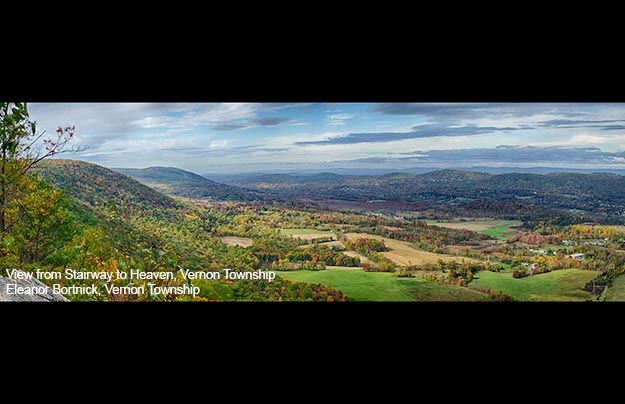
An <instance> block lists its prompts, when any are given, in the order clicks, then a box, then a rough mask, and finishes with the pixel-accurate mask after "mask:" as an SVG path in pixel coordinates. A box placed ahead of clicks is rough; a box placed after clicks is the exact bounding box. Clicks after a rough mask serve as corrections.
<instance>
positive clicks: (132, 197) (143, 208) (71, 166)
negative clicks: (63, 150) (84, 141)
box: [34, 159, 179, 214]
mask: <svg viewBox="0 0 625 404" xmlns="http://www.w3.org/2000/svg"><path fill="white" fill-rule="evenodd" d="M34 171H35V172H36V173H38V174H39V175H40V176H41V177H43V178H45V179H47V180H48V181H50V182H51V183H52V184H53V185H54V186H55V187H57V188H59V189H62V190H63V191H65V192H66V193H67V195H69V196H71V197H72V198H73V199H75V200H77V201H79V202H82V203H84V204H86V205H88V206H90V207H92V208H95V209H97V210H100V209H101V208H102V207H105V206H110V205H111V204H112V203H113V202H114V204H115V205H117V206H119V207H123V208H124V210H126V211H127V213H128V214H135V213H145V212H151V211H154V210H157V209H158V210H162V209H173V208H176V207H178V206H179V204H178V203H177V202H176V201H175V200H174V199H172V198H170V197H169V196H167V195H163V194H162V193H160V192H157V191H155V190H153V189H152V188H150V187H148V186H146V185H144V184H141V183H140V182H139V181H137V180H135V179H133V178H131V177H129V176H127V175H124V174H120V173H118V172H116V171H113V170H110V169H108V168H106V167H102V166H99V165H97V164H92V163H87V162H85V161H79V160H67V159H48V160H44V161H41V162H39V164H38V165H37V167H36V168H35V170H34Z"/></svg>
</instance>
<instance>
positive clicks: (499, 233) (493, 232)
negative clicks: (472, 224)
mask: <svg viewBox="0 0 625 404" xmlns="http://www.w3.org/2000/svg"><path fill="white" fill-rule="evenodd" d="M513 224H514V223H507V224H502V225H499V226H497V227H495V228H494V229H486V230H482V231H481V232H480V233H482V234H486V235H487V236H491V237H495V238H497V239H499V240H505V239H506V237H505V236H504V235H503V234H504V233H505V232H507V231H508V230H509V229H510V226H512V225H513Z"/></svg>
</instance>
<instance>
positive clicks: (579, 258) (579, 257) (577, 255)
mask: <svg viewBox="0 0 625 404" xmlns="http://www.w3.org/2000/svg"><path fill="white" fill-rule="evenodd" d="M569 258H573V259H574V260H583V259H584V254H580V253H577V254H570V255H569Z"/></svg>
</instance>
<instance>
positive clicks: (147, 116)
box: [29, 103, 625, 173]
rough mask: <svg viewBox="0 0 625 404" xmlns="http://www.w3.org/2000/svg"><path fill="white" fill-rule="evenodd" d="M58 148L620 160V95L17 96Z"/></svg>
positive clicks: (318, 160)
mask: <svg viewBox="0 0 625 404" xmlns="http://www.w3.org/2000/svg"><path fill="white" fill-rule="evenodd" d="M29 110H30V114H31V118H32V119H33V120H35V121H37V123H38V128H39V129H40V130H46V131H47V132H48V133H53V132H54V130H55V128H56V127H58V126H59V125H67V124H70V125H76V131H77V136H76V139H75V142H74V145H75V146H83V147H85V148H86V150H85V151H83V152H81V153H77V154H64V155H62V156H61V157H63V158H75V159H80V160H86V161H90V162H93V163H96V164H101V165H104V166H107V167H134V168H144V167H149V166H171V167H179V168H182V169H186V170H190V171H193V172H197V173H225V172H246V171H272V170H284V169H307V168H319V169H324V168H325V169H327V168H384V169H403V168H409V167H428V168H429V167H435V168H454V167H473V166H491V167H531V166H541V167H545V166H546V167H570V168H625V104H609V103H608V104H576V103H571V104H538V103H534V104H500V103H494V104H488V103H482V104H466V103H450V104H444V103H435V104H426V103H418V104H410V103H391V104H375V103H351V104H328V103H302V104H287V103H285V104H279V103H260V104H258V103H221V104H219V103H217V104H215V103H211V104H197V103H196V104H165V103H160V104H159V103H155V104H140V103H132V104H116V103H105V104H96V103H88V104H79V103H70V104H62V103H51V104H29Z"/></svg>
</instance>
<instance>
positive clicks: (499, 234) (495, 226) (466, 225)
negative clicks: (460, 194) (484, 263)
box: [425, 219, 523, 240]
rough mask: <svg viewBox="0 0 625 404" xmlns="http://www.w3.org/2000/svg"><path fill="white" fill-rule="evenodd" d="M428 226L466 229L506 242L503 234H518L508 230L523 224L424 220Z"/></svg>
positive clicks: (478, 220)
mask: <svg viewBox="0 0 625 404" xmlns="http://www.w3.org/2000/svg"><path fill="white" fill-rule="evenodd" d="M425 222H426V223H427V224H428V225H435V226H439V227H447V228H450V229H466V230H471V231H475V232H479V233H482V234H486V235H488V236H491V237H495V238H497V239H499V240H506V237H505V236H504V233H508V234H510V233H515V232H517V233H518V230H515V229H510V227H513V226H521V224H522V223H523V222H521V221H520V220H500V219H472V220H455V221H447V222H445V221H440V220H426V221H425Z"/></svg>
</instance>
